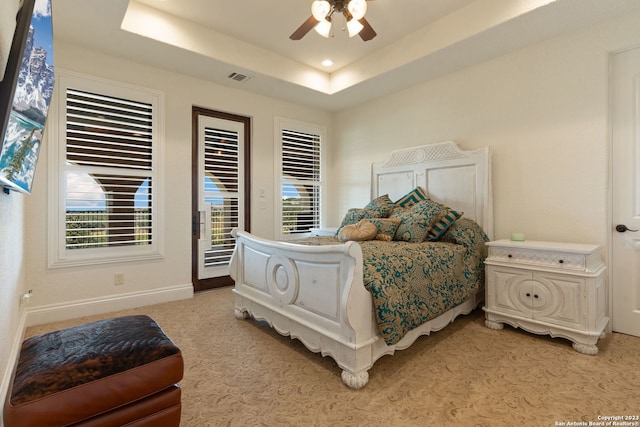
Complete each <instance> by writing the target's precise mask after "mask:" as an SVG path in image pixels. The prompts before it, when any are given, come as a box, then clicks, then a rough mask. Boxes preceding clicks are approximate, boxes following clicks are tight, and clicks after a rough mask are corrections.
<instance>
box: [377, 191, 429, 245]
mask: <svg viewBox="0 0 640 427" xmlns="http://www.w3.org/2000/svg"><path fill="white" fill-rule="evenodd" d="M441 213H442V208H441V207H440V206H439V205H437V204H434V203H432V201H431V200H423V201H421V202H418V203H416V204H414V205H413V206H411V207H409V208H396V209H394V210H393V212H392V213H391V216H390V217H389V218H391V219H396V218H399V219H401V220H402V222H401V223H400V225H399V226H398V229H397V230H396V234H395V235H394V236H393V240H401V241H404V242H411V243H418V242H423V241H424V240H425V239H426V238H427V233H428V232H429V227H430V226H431V223H432V222H433V220H435V219H436V218H437V217H438V216H439V215H440V214H441Z"/></svg>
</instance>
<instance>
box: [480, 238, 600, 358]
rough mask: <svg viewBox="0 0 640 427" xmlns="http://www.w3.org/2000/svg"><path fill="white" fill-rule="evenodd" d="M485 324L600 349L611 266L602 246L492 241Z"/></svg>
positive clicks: (594, 351) (583, 348) (589, 351)
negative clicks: (607, 273)
mask: <svg viewBox="0 0 640 427" xmlns="http://www.w3.org/2000/svg"><path fill="white" fill-rule="evenodd" d="M487 246H488V247H489V256H488V257H487V259H486V260H485V265H486V279H487V280H486V293H487V294H486V306H485V307H484V311H485V312H486V313H485V316H486V320H485V325H486V326H487V327H488V328H491V329H502V328H503V327H504V325H503V324H504V323H508V324H510V325H511V326H513V327H516V328H517V327H521V328H522V329H525V330H527V331H529V332H533V333H536V334H549V335H551V336H552V337H562V338H566V339H568V340H571V341H572V342H573V348H574V349H575V350H576V351H578V352H580V353H584V354H597V353H598V347H596V343H597V342H598V339H599V338H602V337H604V329H605V327H606V326H607V323H608V322H609V318H608V317H607V316H606V296H607V295H606V286H605V279H604V271H605V266H604V264H603V263H602V256H601V253H600V247H599V246H597V245H584V244H571V243H556V242H536V241H523V242H514V241H511V240H498V241H495V242H489V243H487Z"/></svg>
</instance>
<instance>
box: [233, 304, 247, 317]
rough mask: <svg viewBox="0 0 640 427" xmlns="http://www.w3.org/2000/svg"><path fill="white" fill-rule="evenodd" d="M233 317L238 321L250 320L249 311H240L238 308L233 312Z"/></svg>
mask: <svg viewBox="0 0 640 427" xmlns="http://www.w3.org/2000/svg"><path fill="white" fill-rule="evenodd" d="M233 315H234V316H235V317H236V319H238V320H244V319H248V318H249V312H248V311H246V310H241V309H239V308H237V307H236V309H235V311H234V312H233Z"/></svg>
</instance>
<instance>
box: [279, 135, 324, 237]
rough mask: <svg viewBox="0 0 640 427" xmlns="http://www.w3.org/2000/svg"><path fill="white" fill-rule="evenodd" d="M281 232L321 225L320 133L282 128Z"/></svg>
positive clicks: (300, 231) (290, 232)
mask: <svg viewBox="0 0 640 427" xmlns="http://www.w3.org/2000/svg"><path fill="white" fill-rule="evenodd" d="M281 141H282V144H281V156H282V170H281V177H282V189H281V190H282V234H283V235H296V234H302V233H308V232H310V231H311V229H312V228H318V227H319V226H320V188H321V180H320V171H321V168H320V166H321V165H320V160H321V156H320V148H321V147H320V144H321V136H320V135H319V134H314V133H308V132H302V131H298V130H293V129H285V128H282V129H281Z"/></svg>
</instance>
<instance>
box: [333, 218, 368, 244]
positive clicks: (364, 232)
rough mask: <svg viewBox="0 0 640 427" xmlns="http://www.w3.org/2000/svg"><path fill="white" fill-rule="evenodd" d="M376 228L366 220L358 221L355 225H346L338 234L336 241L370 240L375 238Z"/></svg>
mask: <svg viewBox="0 0 640 427" xmlns="http://www.w3.org/2000/svg"><path fill="white" fill-rule="evenodd" d="M377 233H378V227H376V226H375V225H373V224H371V223H370V222H368V221H367V220H362V221H358V223H357V224H347V225H345V226H344V227H342V228H341V229H340V231H339V232H338V240H340V241H341V242H346V241H347V240H353V241H356V242H359V241H364V240H371V239H373V238H374V237H376V234H377Z"/></svg>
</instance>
